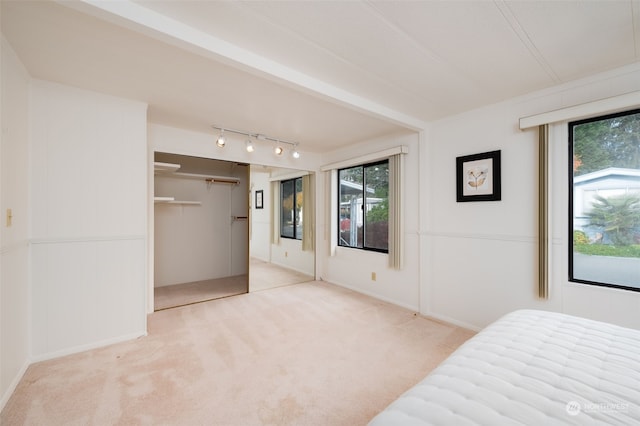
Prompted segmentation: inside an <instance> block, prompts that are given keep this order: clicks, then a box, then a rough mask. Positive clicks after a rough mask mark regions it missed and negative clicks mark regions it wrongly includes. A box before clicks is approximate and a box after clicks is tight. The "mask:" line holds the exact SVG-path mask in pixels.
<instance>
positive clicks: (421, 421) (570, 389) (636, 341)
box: [369, 310, 640, 426]
mask: <svg viewBox="0 0 640 426" xmlns="http://www.w3.org/2000/svg"><path fill="white" fill-rule="evenodd" d="M516 424H525V425H566V424H569V425H580V426H585V425H640V330H633V329H629V328H624V327H619V326H616V325H612V324H607V323H603V322H598V321H592V320H587V319H584V318H578V317H574V316H570V315H565V314H558V313H551V312H543V311H535V310H520V311H515V312H512V313H510V314H508V315H506V316H504V317H502V318H501V319H499V320H498V321H496V322H495V323H493V324H491V325H489V326H488V327H487V328H485V329H484V330H483V331H481V332H480V333H478V334H477V335H476V336H474V337H473V338H471V339H470V340H468V341H467V342H466V343H464V344H463V345H462V346H461V347H460V348H458V349H457V350H456V351H455V352H454V353H452V354H451V355H450V356H449V357H448V358H447V359H446V360H445V361H443V362H442V363H441V364H440V365H439V366H438V367H437V368H436V369H435V370H433V371H432V372H431V373H430V374H429V375H428V376H427V377H426V378H425V379H424V380H423V381H421V382H420V383H418V384H417V385H416V386H414V387H413V388H411V389H409V390H408V391H407V392H405V393H404V394H403V395H401V396H400V397H399V398H398V399H397V400H396V401H394V402H393V403H391V405H389V406H388V407H387V408H386V409H385V410H384V411H382V412H381V413H380V414H378V415H377V416H376V417H374V418H373V420H371V422H370V423H369V425H370V426H381V425H384V426H390V425H455V426H464V425H516Z"/></svg>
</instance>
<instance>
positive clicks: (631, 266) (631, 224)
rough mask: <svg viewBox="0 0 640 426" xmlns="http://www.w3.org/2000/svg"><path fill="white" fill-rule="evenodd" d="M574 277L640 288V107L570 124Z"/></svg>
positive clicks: (571, 270) (571, 265)
mask: <svg viewBox="0 0 640 426" xmlns="http://www.w3.org/2000/svg"><path fill="white" fill-rule="evenodd" d="M569 159H570V164H569V170H570V172H569V231H570V235H569V241H571V242H572V244H570V245H569V246H570V247H569V281H573V282H579V283H585V284H594V285H603V286H608V287H618V288H624V289H628V290H634V291H640V110H634V111H629V112H625V113H619V114H612V115H607V116H603V117H597V118H592V119H588V120H581V121H576V122H572V123H569Z"/></svg>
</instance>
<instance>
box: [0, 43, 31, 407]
mask: <svg viewBox="0 0 640 426" xmlns="http://www.w3.org/2000/svg"><path fill="white" fill-rule="evenodd" d="M1 42H2V48H1V52H2V59H1V61H2V69H1V71H0V74H1V79H2V88H1V90H0V93H1V97H2V98H1V101H0V105H1V106H2V110H1V118H0V128H1V129H2V134H1V135H0V159H1V161H0V185H1V190H0V410H1V409H2V407H4V405H5V403H6V402H7V400H8V399H9V397H10V396H11V393H12V392H13V390H14V389H15V387H16V386H17V384H18V381H19V380H20V378H21V377H22V375H23V374H24V371H25V370H26V368H27V366H28V365H29V335H30V330H29V325H30V324H29V312H30V308H29V303H30V300H29V245H28V238H29V235H28V232H29V227H28V222H29V220H28V219H29V199H28V193H29V174H28V170H29V165H28V153H29V152H28V127H29V123H28V116H29V111H28V108H29V105H28V97H29V96H28V95H29V91H28V90H29V79H30V77H29V74H28V73H27V71H26V70H25V68H24V66H23V65H22V63H20V60H19V59H18V58H17V57H16V55H15V53H14V52H13V50H12V49H11V46H10V45H9V44H8V43H7V42H6V40H5V39H4V37H2V40H1ZM7 209H11V211H12V213H13V219H12V224H11V226H7V222H6V211H7Z"/></svg>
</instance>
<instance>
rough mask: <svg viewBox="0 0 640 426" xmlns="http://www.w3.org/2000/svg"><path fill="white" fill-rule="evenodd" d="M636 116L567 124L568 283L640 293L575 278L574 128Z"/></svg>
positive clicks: (624, 113)
mask: <svg viewBox="0 0 640 426" xmlns="http://www.w3.org/2000/svg"><path fill="white" fill-rule="evenodd" d="M636 114H640V109H637V108H636V109H632V110H626V111H621V112H616V113H610V114H604V115H598V116H595V117H590V118H585V119H581V120H575V121H570V122H568V123H567V130H568V135H567V139H568V152H569V155H568V159H567V160H568V164H567V171H568V194H567V195H568V197H567V198H568V221H567V224H568V227H567V231H568V232H567V233H568V244H567V252H568V259H567V260H568V271H567V275H568V281H569V282H572V283H578V284H587V285H593V286H598V287H608V288H615V289H619V290H629V291H634V292H640V288H638V287H631V286H626V285H623V284H612V283H604V282H600V281H591V280H588V279H582V278H575V276H574V254H575V251H574V248H573V247H574V219H575V212H574V191H575V189H574V170H573V168H574V128H575V127H576V126H579V125H581V124H587V123H592V122H595V121H604V120H609V119H612V118H616V117H623V116H627V115H636Z"/></svg>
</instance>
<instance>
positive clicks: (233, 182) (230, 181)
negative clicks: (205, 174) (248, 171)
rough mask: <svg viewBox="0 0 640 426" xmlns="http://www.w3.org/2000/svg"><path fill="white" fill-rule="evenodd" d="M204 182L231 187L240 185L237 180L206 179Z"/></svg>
mask: <svg viewBox="0 0 640 426" xmlns="http://www.w3.org/2000/svg"><path fill="white" fill-rule="evenodd" d="M205 180H206V181H207V183H229V184H233V185H239V184H240V182H238V181H237V180H231V179H219V178H207V179H205Z"/></svg>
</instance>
